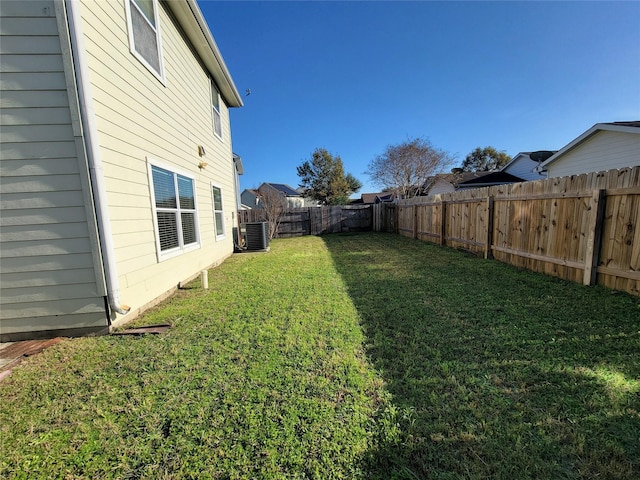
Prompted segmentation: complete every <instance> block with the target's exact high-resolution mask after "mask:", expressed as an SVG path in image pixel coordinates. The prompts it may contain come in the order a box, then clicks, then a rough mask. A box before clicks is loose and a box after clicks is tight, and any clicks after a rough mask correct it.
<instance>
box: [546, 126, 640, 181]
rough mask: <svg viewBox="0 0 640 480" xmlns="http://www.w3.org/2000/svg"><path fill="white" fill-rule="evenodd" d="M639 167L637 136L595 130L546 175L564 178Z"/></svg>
mask: <svg viewBox="0 0 640 480" xmlns="http://www.w3.org/2000/svg"><path fill="white" fill-rule="evenodd" d="M636 165H640V134H634V133H625V132H610V131H599V132H597V133H595V134H593V135H592V136H591V137H590V138H588V139H587V140H585V141H584V142H583V143H581V144H579V145H578V146H576V147H575V148H573V149H572V150H570V151H568V152H567V153H565V154H564V155H562V157H560V158H558V160H557V161H555V162H552V163H550V164H549V165H548V166H547V171H548V176H549V178H551V177H564V176H568V175H577V174H580V173H588V172H599V171H604V170H611V169H614V168H625V167H633V166H636Z"/></svg>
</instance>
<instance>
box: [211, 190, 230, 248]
mask: <svg viewBox="0 0 640 480" xmlns="http://www.w3.org/2000/svg"><path fill="white" fill-rule="evenodd" d="M214 188H217V189H218V190H220V203H221V205H220V206H221V207H222V210H216V197H215V195H214V193H213V189H214ZM211 209H212V210H213V229H214V231H215V232H216V240H224V238H225V237H226V231H227V226H226V225H225V221H224V198H223V195H222V187H219V186H218V185H216V184H215V183H211ZM218 213H220V214H221V216H222V233H219V232H218V227H217V223H216V215H217V214H218Z"/></svg>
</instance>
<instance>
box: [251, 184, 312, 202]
mask: <svg viewBox="0 0 640 480" xmlns="http://www.w3.org/2000/svg"><path fill="white" fill-rule="evenodd" d="M264 189H269V190H270V191H272V192H278V193H279V194H280V195H282V197H283V198H284V199H285V200H286V202H287V208H304V207H314V206H316V205H317V202H316V201H314V200H311V199H308V198H305V197H303V196H302V194H301V193H300V192H298V191H297V190H295V189H293V188H292V187H290V186H289V185H287V184H285V183H269V182H265V183H263V184H262V185H260V187H258V188H257V189H245V190H243V191H242V194H241V196H240V198H241V200H242V205H245V206H247V207H248V208H262V205H261V204H260V191H262V190H264Z"/></svg>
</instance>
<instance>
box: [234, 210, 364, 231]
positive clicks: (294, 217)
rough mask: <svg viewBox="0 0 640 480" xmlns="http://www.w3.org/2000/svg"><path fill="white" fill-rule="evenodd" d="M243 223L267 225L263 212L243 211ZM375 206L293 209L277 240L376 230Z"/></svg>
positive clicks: (284, 221) (288, 214) (282, 218)
mask: <svg viewBox="0 0 640 480" xmlns="http://www.w3.org/2000/svg"><path fill="white" fill-rule="evenodd" d="M238 216H239V218H240V223H248V222H264V221H265V212H264V210H263V209H260V208H256V209H252V210H240V211H239V212H238ZM372 218H373V217H372V206H371V205H356V206H351V205H337V206H327V207H307V208H292V209H288V210H286V211H285V212H284V213H283V215H282V217H281V218H280V224H279V225H278V229H277V231H276V235H275V236H276V237H280V238H283V237H299V236H302V235H322V234H325V233H341V232H358V231H367V230H371V229H372Z"/></svg>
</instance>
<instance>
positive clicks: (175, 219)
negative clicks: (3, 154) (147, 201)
mask: <svg viewBox="0 0 640 480" xmlns="http://www.w3.org/2000/svg"><path fill="white" fill-rule="evenodd" d="M151 177H152V185H153V199H154V210H155V216H156V228H157V232H156V234H157V238H158V245H159V247H160V254H165V253H169V252H180V251H181V250H184V249H185V248H187V247H191V246H195V245H198V242H199V239H198V222H197V216H196V201H195V186H194V180H193V179H192V178H189V177H186V176H184V175H180V174H178V173H175V172H171V171H169V170H166V169H164V168H160V167H158V166H156V165H152V166H151Z"/></svg>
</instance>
